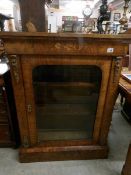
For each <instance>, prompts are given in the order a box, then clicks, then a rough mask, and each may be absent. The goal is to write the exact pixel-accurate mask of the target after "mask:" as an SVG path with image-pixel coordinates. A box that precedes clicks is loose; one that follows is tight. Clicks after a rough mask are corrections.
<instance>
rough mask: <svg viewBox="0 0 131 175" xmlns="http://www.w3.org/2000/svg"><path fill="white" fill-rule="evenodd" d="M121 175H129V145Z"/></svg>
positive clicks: (130, 172) (130, 166) (130, 174)
mask: <svg viewBox="0 0 131 175" xmlns="http://www.w3.org/2000/svg"><path fill="white" fill-rule="evenodd" d="M122 175H131V143H130V144H129V148H128V152H127V156H126V161H125V164H124V166H123V169H122Z"/></svg>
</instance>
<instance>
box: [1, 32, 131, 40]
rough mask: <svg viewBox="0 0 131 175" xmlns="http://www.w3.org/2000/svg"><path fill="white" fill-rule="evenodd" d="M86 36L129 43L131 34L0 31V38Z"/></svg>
mask: <svg viewBox="0 0 131 175" xmlns="http://www.w3.org/2000/svg"><path fill="white" fill-rule="evenodd" d="M12 37H13V38H17V37H19V38H25V37H26V38H32V39H35V38H39V39H40V38H41V39H43V38H44V37H45V38H52V37H53V38H85V39H86V38H87V39H100V40H101V39H108V40H117V39H118V40H125V41H127V42H129V43H131V34H118V35H107V34H81V33H77V34H75V33H45V32H0V38H12Z"/></svg>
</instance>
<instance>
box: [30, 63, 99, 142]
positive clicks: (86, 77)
mask: <svg viewBox="0 0 131 175" xmlns="http://www.w3.org/2000/svg"><path fill="white" fill-rule="evenodd" d="M100 85H101V70H100V69H99V68H98V67H96V66H72V65H65V66H64V65H62V66H61V65H60V66H59V65H43V66H39V67H36V68H35V69H34V70H33V87H34V94H35V104H36V125H37V130H38V139H39V141H42V140H69V139H73V140H79V139H92V135H93V128H94V121H95V116H96V110H97V103H98V97H99V90H100Z"/></svg>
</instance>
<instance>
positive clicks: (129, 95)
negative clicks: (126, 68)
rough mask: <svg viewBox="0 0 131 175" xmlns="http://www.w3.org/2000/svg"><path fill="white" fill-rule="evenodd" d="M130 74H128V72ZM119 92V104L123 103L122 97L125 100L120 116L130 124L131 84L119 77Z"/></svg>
mask: <svg viewBox="0 0 131 175" xmlns="http://www.w3.org/2000/svg"><path fill="white" fill-rule="evenodd" d="M128 73H130V72H128ZM119 92H120V94H121V96H122V98H121V104H122V103H123V97H124V98H125V102H124V104H123V108H122V114H123V115H124V117H126V119H127V120H128V121H129V122H131V110H130V108H131V83H130V81H128V80H126V79H125V78H124V77H123V76H121V78H120V81H119Z"/></svg>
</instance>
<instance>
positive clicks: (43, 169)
mask: <svg viewBox="0 0 131 175" xmlns="http://www.w3.org/2000/svg"><path fill="white" fill-rule="evenodd" d="M130 140H131V125H129V124H128V123H127V121H126V120H125V119H124V118H123V117H122V116H121V113H120V110H119V108H117V109H115V110H114V113H113V120H112V125H111V128H110V132H109V137H108V142H109V148H110V152H109V157H108V159H103V160H100V159H99V160H82V161H77V160H76V161H54V162H37V163H19V161H18V150H14V149H11V148H1V149H0V175H120V174H121V170H122V166H123V164H124V161H125V158H126V153H127V149H128V144H129V141H130Z"/></svg>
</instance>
